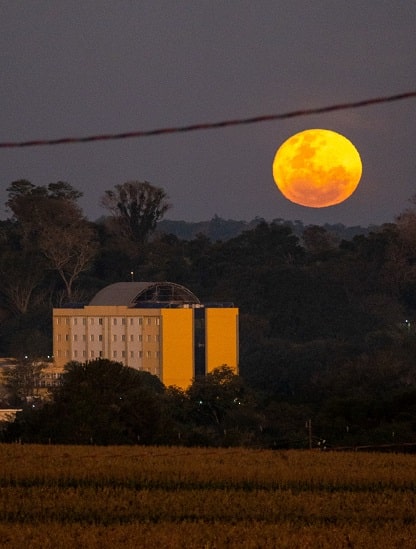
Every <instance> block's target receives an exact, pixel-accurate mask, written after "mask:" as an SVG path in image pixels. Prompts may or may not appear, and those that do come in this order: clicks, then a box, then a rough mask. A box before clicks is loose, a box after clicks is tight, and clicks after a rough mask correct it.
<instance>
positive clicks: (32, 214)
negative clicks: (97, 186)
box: [7, 180, 97, 300]
mask: <svg viewBox="0 0 416 549" xmlns="http://www.w3.org/2000/svg"><path fill="white" fill-rule="evenodd" d="M7 190H8V192H9V200H8V201H7V206H8V207H9V209H10V210H11V211H12V212H13V219H14V221H15V223H16V225H17V227H18V229H19V231H20V247H21V249H22V250H23V251H26V252H27V253H30V254H33V253H36V252H39V253H40V254H42V256H43V257H44V258H46V259H47V260H48V263H49V267H51V268H52V269H53V270H55V271H57V273H58V274H59V276H60V277H61V279H62V281H63V283H64V285H65V289H66V296H67V299H68V300H71V297H72V292H73V284H74V281H75V280H76V279H77V277H78V276H79V275H80V273H81V272H83V271H85V270H87V269H88V268H89V267H90V264H91V260H92V259H93V257H94V256H95V254H96V250H97V245H96V242H95V230H94V229H93V227H92V225H91V224H90V223H88V221H87V220H86V218H85V217H84V216H83V214H82V211H81V208H80V207H79V206H78V205H77V203H76V201H77V199H78V198H79V197H80V196H82V193H80V192H79V191H77V190H76V189H74V188H73V187H72V186H71V185H70V184H69V183H65V182H62V181H58V182H57V183H50V184H49V185H47V186H36V185H33V184H32V183H30V182H29V181H26V180H22V181H15V182H14V183H12V184H11V185H10V187H9V188H8V189H7Z"/></svg>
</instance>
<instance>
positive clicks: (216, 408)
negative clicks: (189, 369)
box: [186, 365, 261, 445]
mask: <svg viewBox="0 0 416 549" xmlns="http://www.w3.org/2000/svg"><path fill="white" fill-rule="evenodd" d="M186 394H187V396H188V399H189V406H190V415H191V417H192V418H193V421H194V422H195V427H196V429H195V431H194V432H195V433H196V434H199V438H197V439H196V441H195V442H196V443H203V444H214V445H224V444H227V445H228V444H233V445H234V444H246V443H247V442H248V441H249V440H250V441H251V440H252V438H253V434H254V433H255V431H256V430H258V429H259V425H260V424H261V419H260V416H259V414H258V413H257V412H256V410H255V404H254V398H253V394H252V393H251V391H250V390H249V389H248V388H247V387H246V386H245V384H244V381H243V379H242V378H241V377H240V376H238V375H236V374H234V372H233V370H232V369H231V368H230V367H229V366H226V365H223V366H220V367H218V368H215V369H214V370H213V371H212V372H209V373H208V374H206V375H205V376H200V377H197V378H196V379H195V380H194V381H193V383H192V385H191V386H190V387H189V389H188V390H187V392H186ZM198 427H199V429H198Z"/></svg>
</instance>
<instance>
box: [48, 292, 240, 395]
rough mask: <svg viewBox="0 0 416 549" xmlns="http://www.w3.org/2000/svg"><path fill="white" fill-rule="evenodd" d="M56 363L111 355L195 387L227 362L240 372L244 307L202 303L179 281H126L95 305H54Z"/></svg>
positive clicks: (98, 296)
mask: <svg viewBox="0 0 416 549" xmlns="http://www.w3.org/2000/svg"><path fill="white" fill-rule="evenodd" d="M53 353H54V363H55V366H56V367H57V368H58V369H59V368H62V369H63V368H64V366H65V364H67V363H68V362H70V361H77V362H86V361H89V360H94V359H97V358H106V359H110V360H115V361H117V362H122V363H123V364H125V365H126V366H129V367H131V368H135V369H137V370H143V371H146V372H150V373H151V374H154V375H157V376H158V377H159V378H160V380H161V381H162V382H163V383H164V384H165V385H167V386H168V385H176V386H178V387H181V388H187V387H188V386H189V385H190V384H191V382H192V379H193V378H194V377H195V376H198V375H204V374H206V373H208V372H210V371H212V370H213V369H215V368H217V367H218V366H222V365H224V364H226V365H227V366H229V367H230V368H232V369H233V370H234V371H235V372H236V373H237V371H238V309H237V308H235V307H234V306H232V304H218V303H217V304H202V303H201V302H200V301H199V299H198V298H197V297H196V296H195V295H194V294H193V293H192V292H190V291H189V290H188V289H186V288H185V287H183V286H180V285H179V284H174V283H171V282H119V283H116V284H111V285H110V286H107V287H106V288H103V289H102V290H101V291H100V292H98V293H97V294H96V296H95V297H94V298H93V299H92V300H91V301H90V303H89V304H88V305H80V306H78V305H73V306H69V307H62V308H57V309H54V310H53Z"/></svg>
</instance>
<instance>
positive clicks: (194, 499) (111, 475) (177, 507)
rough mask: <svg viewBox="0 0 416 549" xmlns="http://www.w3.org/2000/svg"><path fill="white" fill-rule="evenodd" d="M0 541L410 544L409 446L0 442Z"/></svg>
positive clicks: (42, 544) (412, 463)
mask: <svg viewBox="0 0 416 549" xmlns="http://www.w3.org/2000/svg"><path fill="white" fill-rule="evenodd" d="M0 475H1V476H0V546H1V547H10V548H19V549H20V548H21V547H25V548H35V547H36V548H42V549H45V548H49V547H50V548H52V547H53V548H56V547H59V548H65V547H83V548H93V547H125V548H133V547H134V548H150V547H151V548H152V549H155V548H158V547H161V548H162V547H163V548H179V547H180V548H223V547H230V548H232V547H240V548H263V547H264V548H268V547H272V548H274V547H276V548H285V547H287V548H302V549H303V548H307V547H317V548H318V547H319V548H327V547H328V548H329V547H331V548H338V547H354V548H357V547H363V548H364V547H365V548H371V547H374V548H375V547H377V548H381V547H382V548H389V547H401V548H404V547H409V548H410V547H412V548H413V547H415V540H416V511H415V509H416V457H415V456H410V455H393V454H361V453H325V452H310V451H303V452H302V451H281V452H280V451H255V450H236V449H218V450H213V449H187V448H157V447H152V448H149V447H114V446H113V447H105V448H104V447H94V446H89V447H86V446H84V447H73V446H32V445H24V446H21V445H0Z"/></svg>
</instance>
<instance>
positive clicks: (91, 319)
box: [90, 318, 94, 326]
mask: <svg viewBox="0 0 416 549" xmlns="http://www.w3.org/2000/svg"><path fill="white" fill-rule="evenodd" d="M90 324H91V326H92V325H93V324H94V319H93V318H90Z"/></svg>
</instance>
